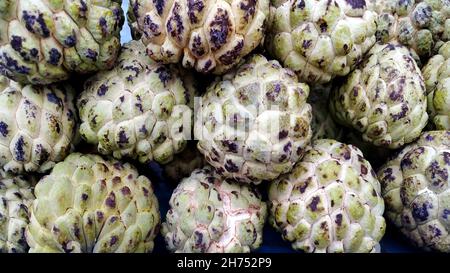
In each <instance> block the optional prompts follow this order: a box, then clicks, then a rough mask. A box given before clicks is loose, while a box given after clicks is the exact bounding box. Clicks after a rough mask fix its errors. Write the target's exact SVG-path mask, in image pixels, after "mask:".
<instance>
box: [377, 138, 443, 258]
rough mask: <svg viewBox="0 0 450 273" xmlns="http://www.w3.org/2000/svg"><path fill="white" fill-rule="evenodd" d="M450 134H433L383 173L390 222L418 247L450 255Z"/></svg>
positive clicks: (417, 143)
mask: <svg viewBox="0 0 450 273" xmlns="http://www.w3.org/2000/svg"><path fill="white" fill-rule="evenodd" d="M449 175H450V131H431V132H425V133H423V134H422V135H421V136H420V138H419V139H418V140H417V141H416V142H414V143H412V144H410V145H408V146H406V147H405V148H404V149H403V150H402V151H401V152H400V153H399V154H398V155H397V156H396V157H394V158H393V159H392V160H390V161H388V162H387V163H386V164H385V165H384V166H383V167H382V168H381V169H380V170H379V171H378V178H379V179H380V182H381V186H382V194H383V197H384V200H385V202H386V218H387V219H388V220H390V221H391V222H392V223H393V224H394V226H395V227H397V228H398V229H399V230H400V231H401V232H402V233H403V234H404V235H405V236H406V237H407V238H408V239H409V240H410V241H411V242H412V243H413V244H414V245H416V246H417V247H420V248H423V249H425V250H429V251H441V252H450V183H449V181H450V180H449Z"/></svg>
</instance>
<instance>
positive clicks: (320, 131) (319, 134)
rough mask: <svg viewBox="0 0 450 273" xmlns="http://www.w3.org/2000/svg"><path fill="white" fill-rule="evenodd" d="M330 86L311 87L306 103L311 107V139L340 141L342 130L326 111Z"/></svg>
mask: <svg viewBox="0 0 450 273" xmlns="http://www.w3.org/2000/svg"><path fill="white" fill-rule="evenodd" d="M330 92H331V84H330V85H326V86H320V85H316V86H314V87H312V89H311V92H310V94H309V96H308V103H309V104H310V105H311V107H312V119H311V129H312V132H313V134H312V138H311V140H316V139H326V138H328V139H334V140H338V141H339V140H340V139H342V137H343V133H344V128H343V127H342V126H341V125H339V124H336V123H335V122H334V120H333V117H332V115H331V114H330V111H329V110H328V105H329V98H330Z"/></svg>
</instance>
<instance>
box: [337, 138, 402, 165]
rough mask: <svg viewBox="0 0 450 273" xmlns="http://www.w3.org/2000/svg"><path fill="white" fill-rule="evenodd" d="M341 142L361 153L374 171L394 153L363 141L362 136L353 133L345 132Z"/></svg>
mask: <svg viewBox="0 0 450 273" xmlns="http://www.w3.org/2000/svg"><path fill="white" fill-rule="evenodd" d="M343 142H344V143H346V144H351V145H353V146H356V148H358V149H359V150H360V151H361V152H362V154H363V156H364V158H365V159H367V160H368V161H369V162H370V164H371V165H372V167H373V168H374V169H375V170H377V168H378V167H380V166H381V165H382V164H383V163H384V162H386V160H387V159H388V158H389V157H390V156H391V155H392V154H393V153H395V150H392V149H389V148H386V147H380V146H375V145H373V144H372V143H370V142H367V141H364V140H363V138H362V136H361V135H360V134H358V133H357V132H355V131H347V132H345V136H344V137H343Z"/></svg>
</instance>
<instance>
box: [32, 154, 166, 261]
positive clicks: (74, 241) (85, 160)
mask: <svg viewBox="0 0 450 273" xmlns="http://www.w3.org/2000/svg"><path fill="white" fill-rule="evenodd" d="M35 195H36V199H35V200H34V201H33V204H32V206H31V216H30V224H29V225H28V227H27V230H26V237H27V241H28V244H29V245H30V252H66V253H69V252H71V253H79V252H83V253H86V252H94V253H98V252H116V253H119V252H120V253H121V252H151V251H152V250H153V246H154V242H153V240H154V238H155V237H156V234H157V233H158V228H159V223H160V215H159V208H158V200H157V199H156V196H155V195H154V193H153V188H152V184H151V182H150V180H149V179H148V178H146V177H145V176H142V175H141V176H140V175H139V174H138V172H137V170H136V169H135V168H134V167H133V166H132V165H130V164H128V163H126V164H122V163H121V162H119V161H115V160H104V159H102V158H101V157H100V156H98V155H83V154H79V153H74V154H71V155H69V156H68V157H67V158H66V159H65V160H64V161H63V162H60V163H58V164H57V165H56V166H55V168H54V169H53V170H52V172H51V173H50V174H49V175H48V176H45V177H44V178H42V179H41V180H40V181H39V183H38V184H37V186H36V188H35Z"/></svg>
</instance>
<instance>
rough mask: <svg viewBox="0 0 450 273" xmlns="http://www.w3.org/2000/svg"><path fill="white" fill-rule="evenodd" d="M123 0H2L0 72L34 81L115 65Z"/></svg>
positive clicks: (0, 5) (47, 82) (83, 72)
mask: <svg viewBox="0 0 450 273" xmlns="http://www.w3.org/2000/svg"><path fill="white" fill-rule="evenodd" d="M121 3H122V1H121V0H103V1H100V0H71V1H64V0H52V1H45V0H13V1H12V0H4V1H2V2H1V3H0V72H1V73H2V74H3V75H6V76H8V77H9V78H11V79H13V80H15V81H18V82H21V83H31V84H49V83H54V82H58V81H62V80H66V79H68V78H69V77H70V76H71V74H73V73H82V74H86V73H91V72H95V71H98V70H104V69H109V68H111V67H112V66H113V65H114V61H115V60H116V57H117V54H118V52H119V49H120V37H119V33H120V30H121V28H122V24H123V21H124V18H123V12H122V10H121V8H120V5H121Z"/></svg>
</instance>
